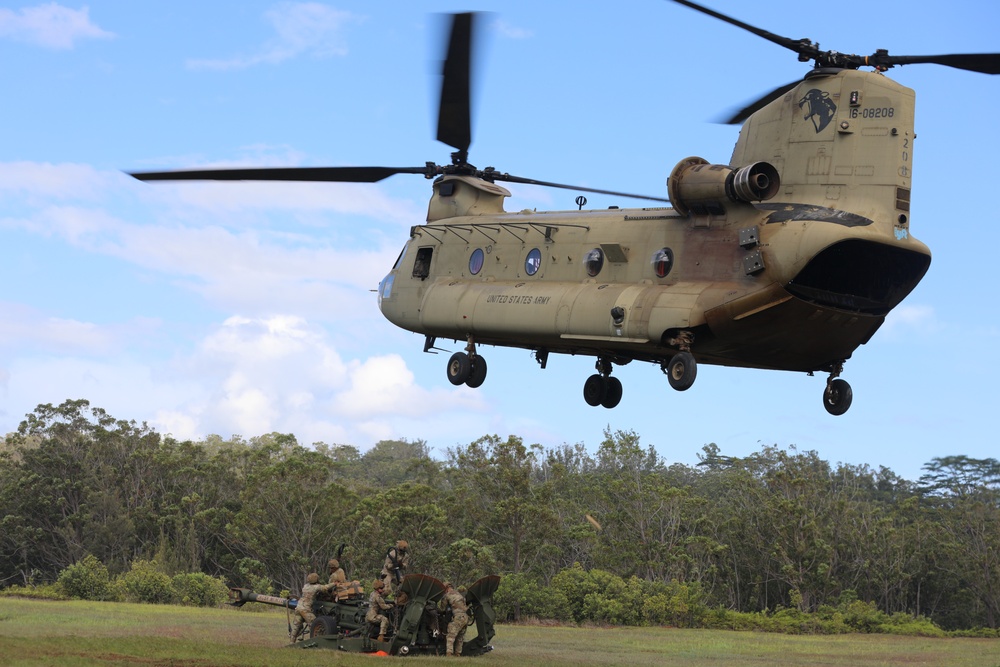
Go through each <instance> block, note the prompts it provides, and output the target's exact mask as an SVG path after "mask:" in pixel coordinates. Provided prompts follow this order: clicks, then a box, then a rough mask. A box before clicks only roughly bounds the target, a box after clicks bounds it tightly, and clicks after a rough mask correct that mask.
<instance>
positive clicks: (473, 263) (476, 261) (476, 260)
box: [469, 248, 485, 275]
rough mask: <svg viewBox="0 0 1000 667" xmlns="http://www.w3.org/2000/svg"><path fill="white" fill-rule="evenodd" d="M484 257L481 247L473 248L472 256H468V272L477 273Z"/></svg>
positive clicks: (481, 267)
mask: <svg viewBox="0 0 1000 667" xmlns="http://www.w3.org/2000/svg"><path fill="white" fill-rule="evenodd" d="M484 258H485V255H483V249H482V248H476V249H475V250H473V251H472V257H470V258H469V273H471V274H472V275H477V274H478V273H479V272H480V271H482V270H483V259H484Z"/></svg>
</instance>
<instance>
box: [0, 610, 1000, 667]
mask: <svg viewBox="0 0 1000 667" xmlns="http://www.w3.org/2000/svg"><path fill="white" fill-rule="evenodd" d="M286 637H287V630H286V621H285V614H284V612H283V611H282V610H279V609H264V608H259V607H258V608H257V610H255V611H250V610H247V609H244V610H235V609H230V608H225V609H196V608H187V607H174V606H161V605H136V604H116V603H108V602H82V601H71V602H53V601H40V600H25V599H16V598H0V665H3V666H4V667H29V666H30V667H38V666H40V665H46V666H48V665H52V666H56V665H57V666H58V667H93V666H96V665H100V666H114V667H132V666H136V667H161V666H162V667H257V666H259V667H265V666H267V667H286V666H287V667H306V666H309V667H312V666H314V665H315V666H325V665H337V666H338V667H341V666H343V667H355V666H361V665H368V666H370V665H371V662H372V661H373V660H378V658H375V657H371V656H364V655H353V654H347V653H340V652H337V651H325V650H318V649H317V650H314V651H303V650H289V649H285V648H282V646H283V644H284V643H285V638H286ZM493 645H494V646H495V647H496V650H495V651H494V652H493V653H490V654H488V655H486V656H483V657H479V658H463V659H461V663H460V664H471V665H476V667H532V666H534V665H566V666H569V665H573V666H575V667H587V666H589V665H595V666H596V665H614V666H622V667H624V666H626V665H628V666H629V667H645V666H647V665H648V666H649V667H653V666H654V665H655V666H659V665H684V666H685V667H722V666H726V667H732V666H755V667H763V666H772V665H773V666H778V667H781V666H785V665H789V666H790V665H795V666H799V665H822V666H824V667H825V666H830V667H834V666H844V667H856V666H858V665H879V666H897V665H898V666H900V667H903V666H905V667H913V666H916V665H926V666H927V667H959V666H961V667H965V666H968V667H1000V640H996V639H926V638H917V637H894V636H888V635H847V636H836V637H830V636H789V635H773V634H762V633H752V632H727V631H719V630H677V629H670V628H610V629H604V628H575V627H542V626H526V625H525V626H509V625H502V626H499V627H498V628H497V636H496V638H495V639H494V642H493ZM384 660H391V661H405V663H406V664H411V663H419V664H428V663H432V662H433V663H439V662H441V661H443V660H445V658H428V657H408V658H384Z"/></svg>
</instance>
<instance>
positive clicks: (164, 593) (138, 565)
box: [115, 560, 174, 604]
mask: <svg viewBox="0 0 1000 667" xmlns="http://www.w3.org/2000/svg"><path fill="white" fill-rule="evenodd" d="M115 587H116V588H117V589H118V590H119V592H120V593H121V597H122V598H123V599H124V600H126V601H128V602H151V603H154V604H166V603H168V602H170V600H171V598H173V593H174V591H173V587H172V586H171V581H170V577H169V576H167V575H166V574H164V573H163V572H161V571H160V570H159V567H158V566H157V564H156V561H147V560H137V561H134V562H133V563H132V569H130V570H129V571H128V572H125V573H123V574H121V575H119V576H118V578H117V579H115Z"/></svg>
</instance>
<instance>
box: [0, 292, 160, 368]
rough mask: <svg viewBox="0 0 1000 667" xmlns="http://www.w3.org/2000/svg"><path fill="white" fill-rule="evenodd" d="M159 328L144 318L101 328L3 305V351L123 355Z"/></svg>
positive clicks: (0, 340)
mask: <svg viewBox="0 0 1000 667" xmlns="http://www.w3.org/2000/svg"><path fill="white" fill-rule="evenodd" d="M158 327H159V323H158V322H157V321H155V320H150V319H144V318H134V319H133V320H131V321H129V322H125V323H122V324H113V325H99V324H96V323H94V322H84V321H80V320H76V319H72V318H63V317H56V316H53V315H48V314H46V313H43V312H41V311H39V310H37V309H35V308H33V307H30V306H24V305H21V304H17V303H10V302H0V349H7V350H19V351H22V352H23V351H24V350H27V349H34V350H44V351H46V352H48V353H58V354H72V355H84V356H103V355H106V354H109V353H115V352H118V351H120V350H121V348H122V347H123V346H124V344H125V342H126V341H128V340H130V339H142V338H146V337H148V336H150V335H151V334H152V333H153V332H155V330H156V329H157V328H158Z"/></svg>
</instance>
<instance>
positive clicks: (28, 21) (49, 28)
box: [0, 2, 115, 50]
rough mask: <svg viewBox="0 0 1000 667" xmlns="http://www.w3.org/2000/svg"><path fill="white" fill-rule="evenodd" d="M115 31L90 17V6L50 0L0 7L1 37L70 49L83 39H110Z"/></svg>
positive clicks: (53, 47)
mask: <svg viewBox="0 0 1000 667" xmlns="http://www.w3.org/2000/svg"><path fill="white" fill-rule="evenodd" d="M114 36H115V35H114V33H111V32H108V31H106V30H103V29H102V28H100V27H98V26H97V25H96V24H95V23H93V22H91V20H90V8H88V7H81V8H80V9H70V8H69V7H63V6H62V5H60V4H58V3H55V2H50V3H47V4H44V5H38V6H36V7H24V8H22V9H21V10H19V11H14V10H12V9H0V37H7V38H10V39H15V40H17V41H20V42H27V43H29V44H35V45H36V46H42V47H45V48H47V49H57V50H67V49H72V48H73V47H74V46H76V42H77V41H78V40H81V39H108V38H111V37H114Z"/></svg>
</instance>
